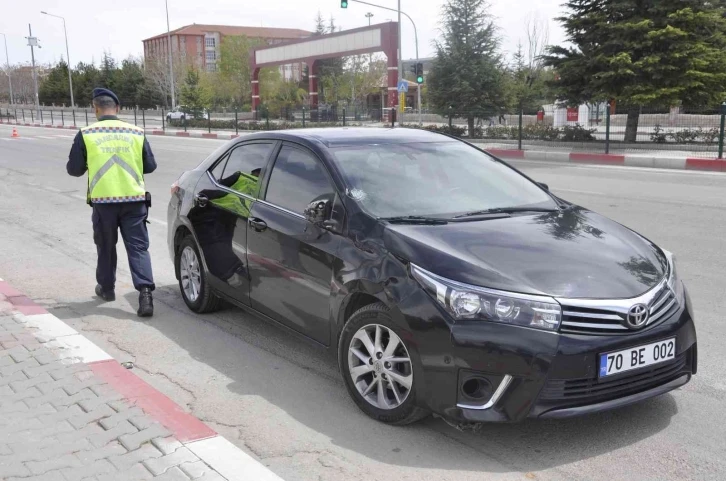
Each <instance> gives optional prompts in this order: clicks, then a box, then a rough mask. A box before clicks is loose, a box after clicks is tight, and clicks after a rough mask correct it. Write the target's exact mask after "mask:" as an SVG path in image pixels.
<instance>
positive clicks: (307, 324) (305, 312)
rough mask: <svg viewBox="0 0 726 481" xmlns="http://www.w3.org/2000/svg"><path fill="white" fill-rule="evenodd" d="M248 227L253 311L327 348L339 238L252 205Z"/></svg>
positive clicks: (297, 219) (269, 208) (263, 206)
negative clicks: (259, 225) (259, 224)
mask: <svg viewBox="0 0 726 481" xmlns="http://www.w3.org/2000/svg"><path fill="white" fill-rule="evenodd" d="M251 217H252V218H254V219H260V220H264V223H265V224H266V228H265V229H264V230H255V229H254V228H253V227H252V226H251V225H250V226H248V250H247V262H248V266H249V271H250V279H251V284H250V298H251V305H252V307H253V308H254V309H257V310H258V311H260V312H262V313H263V314H266V315H268V316H270V317H272V318H273V319H275V320H277V321H279V322H281V323H283V324H285V325H287V326H288V327H291V328H293V329H295V330H296V331H298V332H301V333H303V334H305V335H307V336H309V337H311V338H313V339H315V340H316V341H318V342H321V343H323V344H325V345H328V343H329V342H330V283H331V281H332V273H333V269H335V267H336V263H337V258H336V253H337V251H338V246H339V244H340V237H339V236H337V235H334V234H332V233H330V232H328V231H327V230H324V229H321V228H319V227H316V226H313V225H311V224H309V223H308V222H307V221H306V220H305V219H303V218H301V217H297V216H294V215H291V214H290V213H288V212H284V211H282V210H279V209H277V208H275V207H272V206H270V205H267V204H264V203H261V202H257V203H255V205H253V206H252V214H251Z"/></svg>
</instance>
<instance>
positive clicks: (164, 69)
mask: <svg viewBox="0 0 726 481" xmlns="http://www.w3.org/2000/svg"><path fill="white" fill-rule="evenodd" d="M172 63H173V65H174V96H175V97H176V98H179V94H180V92H181V86H182V84H183V82H184V76H185V75H186V72H187V70H188V66H189V65H188V62H187V59H186V57H185V56H182V55H180V54H179V53H178V52H175V53H174V58H172ZM144 75H145V76H146V79H147V81H148V82H149V84H150V85H152V86H154V88H155V89H156V91H157V92H158V93H159V94H160V95H161V96H162V97H163V98H164V99H166V101H169V99H171V75H170V74H169V57H168V56H166V55H163V54H162V55H152V56H147V57H146V58H145V59H144Z"/></svg>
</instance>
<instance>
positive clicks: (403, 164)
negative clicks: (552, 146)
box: [331, 142, 557, 217]
mask: <svg viewBox="0 0 726 481" xmlns="http://www.w3.org/2000/svg"><path fill="white" fill-rule="evenodd" d="M331 150H332V152H333V154H334V160H335V163H336V165H337V167H338V169H339V170H340V172H341V173H342V175H343V177H344V178H345V181H346V183H347V187H348V195H350V196H351V197H352V198H353V199H355V200H357V201H358V202H359V203H360V204H361V206H362V207H363V208H364V209H365V210H366V211H367V212H368V213H370V214H372V215H374V216H376V217H399V216H411V215H425V216H442V217H451V216H454V215H458V214H462V213H466V212H476V211H481V210H486V209H498V208H519V207H522V208H524V207H532V208H538V209H543V208H544V209H547V208H549V209H556V208H557V204H556V203H555V201H554V200H553V199H552V197H550V196H549V195H548V194H547V193H546V192H544V191H543V190H542V189H540V188H539V187H538V186H537V185H535V184H533V183H532V182H530V181H529V180H528V179H526V178H525V177H523V176H522V175H520V174H519V173H517V172H516V171H514V170H512V169H510V168H509V167H507V166H505V165H502V164H501V163H499V162H497V161H495V160H494V159H492V158H491V157H489V156H488V155H487V154H485V153H483V152H481V151H479V150H477V149H475V148H473V147H471V146H469V145H466V144H464V143H461V142H435V143H417V144H387V145H365V146H348V147H337V148H333V149H331Z"/></svg>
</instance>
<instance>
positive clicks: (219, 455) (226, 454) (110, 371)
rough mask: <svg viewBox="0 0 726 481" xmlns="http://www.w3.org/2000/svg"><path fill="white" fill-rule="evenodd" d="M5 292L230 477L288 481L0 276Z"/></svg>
mask: <svg viewBox="0 0 726 481" xmlns="http://www.w3.org/2000/svg"><path fill="white" fill-rule="evenodd" d="M0 294H3V295H4V296H5V297H6V298H7V302H9V303H10V304H11V305H12V309H13V310H14V311H15V316H16V319H19V320H20V321H21V322H23V323H24V324H25V326H26V327H27V329H28V330H29V331H30V332H31V333H32V334H33V336H35V337H36V338H37V339H38V340H39V341H40V342H42V343H43V344H44V346H46V347H47V348H48V349H50V350H51V351H53V352H54V353H56V354H57V355H58V356H59V357H60V358H61V359H63V360H64V361H65V362H68V363H84V364H86V365H88V366H89V367H90V368H91V370H92V371H93V373H94V374H95V375H96V376H98V377H100V378H102V379H104V380H105V381H106V382H107V383H108V384H109V385H110V386H111V387H112V388H113V389H114V390H116V391H117V392H119V393H120V394H121V395H123V396H124V398H126V399H127V400H128V401H129V402H131V403H133V404H134V405H135V406H138V407H140V408H141V409H142V410H143V411H144V412H145V413H146V414H147V415H149V416H151V417H152V418H154V419H155V420H156V421H158V422H159V423H160V424H162V425H163V426H164V427H165V428H167V429H168V430H169V431H171V432H172V433H173V435H174V437H175V438H176V439H178V440H179V442H181V443H182V444H184V446H186V447H187V448H189V450H190V451H192V452H193V453H194V454H196V455H197V456H198V457H199V458H200V459H201V460H202V461H204V462H205V463H207V464H208V465H209V466H210V467H211V468H212V469H214V470H215V471H216V472H217V473H219V474H220V475H221V476H222V477H224V478H225V479H227V480H228V481H252V480H254V481H282V478H280V477H279V476H277V475H276V474H274V473H273V472H272V471H270V470H269V469H267V468H266V467H265V466H263V465H262V464H261V463H260V462H258V461H257V460H255V459H254V458H252V457H251V456H249V455H248V454H247V453H245V452H244V451H242V450H241V449H239V448H238V447H237V446H235V445H234V444H232V443H231V442H229V441H228V440H227V439H225V438H224V437H222V436H220V435H219V434H217V433H216V432H215V431H214V430H212V429H211V428H210V427H209V426H207V425H206V424H204V423H203V422H202V421H200V420H199V419H197V418H196V417H194V416H192V415H191V414H189V413H187V412H185V411H184V410H183V409H182V408H181V407H180V406H179V405H178V404H176V403H175V402H174V401H172V400H171V399H169V398H168V397H167V396H165V395H164V394H162V393H161V392H159V391H158V390H156V389H155V388H153V387H152V386H151V385H150V384H148V383H147V382H145V381H144V380H142V379H141V378H140V377H138V376H137V375H135V374H133V373H132V372H131V371H130V370H128V369H126V368H124V367H123V366H121V364H119V362H118V361H116V360H115V359H113V358H112V357H111V356H110V355H108V354H107V353H106V352H105V351H104V350H103V349H101V348H100V347H98V346H97V345H95V344H94V343H93V342H91V341H90V340H89V339H87V338H86V337H85V336H83V335H82V334H79V333H78V332H77V331H76V330H75V329H73V328H72V327H71V326H69V325H68V324H66V323H65V322H63V321H61V320H60V319H58V318H57V317H56V316H54V315H53V314H51V313H49V312H48V311H46V310H45V309H44V308H43V307H41V306H39V305H37V304H35V303H34V302H33V301H32V300H31V299H29V298H28V297H26V296H25V295H23V293H21V292H19V291H17V290H15V289H14V288H13V287H12V286H11V285H10V284H8V283H7V282H5V281H3V280H2V279H0Z"/></svg>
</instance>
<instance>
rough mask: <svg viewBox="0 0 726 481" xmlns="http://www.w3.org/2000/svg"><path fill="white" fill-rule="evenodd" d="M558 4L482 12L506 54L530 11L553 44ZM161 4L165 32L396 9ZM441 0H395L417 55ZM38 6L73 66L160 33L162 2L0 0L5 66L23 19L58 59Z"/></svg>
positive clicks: (342, 18) (357, 18)
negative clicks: (195, 25) (416, 37)
mask: <svg viewBox="0 0 726 481" xmlns="http://www.w3.org/2000/svg"><path fill="white" fill-rule="evenodd" d="M367 1H368V3H376V4H379V5H383V6H386V7H390V8H394V9H395V8H396V4H397V2H396V0H367ZM562 2H563V0H490V4H491V6H490V13H491V14H492V15H493V16H494V17H495V18H496V21H497V24H498V26H499V28H500V34H501V36H502V48H503V50H504V51H505V52H507V53H510V54H511V53H512V52H513V51H514V50H516V46H517V43H518V42H519V41H520V40H523V39H524V37H525V28H524V23H525V20H526V18H527V17H528V16H532V15H536V16H539V18H541V19H543V20H544V21H546V22H547V23H548V24H549V38H550V43H551V44H558V43H561V42H562V41H563V39H564V33H563V32H562V29H561V28H560V26H559V24H558V23H557V22H556V21H554V19H553V18H554V17H556V16H558V15H559V14H560V13H561V10H562V9H561V7H560V4H561V3H562ZM168 3H169V21H170V24H171V29H172V30H173V29H175V28H178V27H181V26H184V25H188V24H191V23H201V24H226V25H245V26H264V27H287V28H300V29H307V30H313V29H314V18H315V16H316V14H317V12H318V11H320V12H321V13H322V15H323V16H324V17H325V18H329V17H330V16H331V15H332V16H334V18H335V22H336V24H337V25H338V26H340V27H342V28H343V30H346V29H351V28H356V27H361V26H364V25H367V24H368V19H367V18H366V17H365V14H366V13H367V12H372V13H373V14H374V17H373V18H372V21H373V23H382V22H386V21H389V20H394V21H395V19H396V17H397V15H396V12H391V11H386V10H382V9H378V8H375V7H370V6H367V5H363V4H359V3H355V2H354V1H351V2H350V4H349V7H348V8H347V9H345V10H344V9H341V8H340V1H339V0H265V1H260V0H254V1H253V0H168ZM443 3H444V0H401V9H402V10H403V11H404V12H406V13H408V14H409V15H410V16H411V17H412V18H413V20H414V22H416V26H417V29H418V35H419V51H420V52H419V53H420V56H421V57H422V58H424V57H428V56H432V55H433V52H434V48H433V41H434V40H435V39H436V38H438V37H439V23H438V22H439V13H440V10H441V6H442V4H443ZM41 11H47V12H48V13H51V14H54V15H60V16H63V17H65V21H66V28H67V30H68V44H69V50H70V58H71V63H72V64H73V65H76V64H77V63H78V62H79V61H83V62H91V61H94V62H95V63H96V64H97V65H98V63H99V61H100V59H101V57H102V55H103V53H104V51H105V52H109V53H110V54H111V55H112V56H114V57H115V58H117V59H122V58H126V57H128V56H129V55H141V54H142V53H143V45H142V40H143V39H145V38H148V37H152V36H154V35H157V34H160V33H164V32H166V14H165V9H164V0H121V1H106V2H99V1H98V0H24V1H22V0H0V33H4V34H6V36H7V46H8V54H9V57H10V63H11V64H17V63H29V62H30V48H29V47H28V46H27V40H26V39H25V37H27V36H28V24H29V23H30V24H31V25H32V29H33V35H34V36H35V37H38V38H39V40H40V45H41V47H42V48H41V49H36V50H35V58H36V62H40V63H44V64H45V63H53V62H56V61H58V60H60V58H61V57H63V58H65V57H66V52H65V40H64V36H63V21H62V20H61V19H59V18H54V17H50V16H47V15H43V14H41V13H40V12H41ZM402 24H403V31H402V42H403V46H402V50H403V57H404V58H413V57H414V55H415V42H414V33H413V28H412V27H411V24H410V22H408V21H407V20H406V19H405V17H404V19H403V22H402ZM0 37H2V36H0ZM1 41H2V38H0V42H1ZM0 47H2V45H1V44H0ZM5 62H6V59H5V52H4V50H3V49H2V48H0V63H1V64H2V65H3V66H4V65H5Z"/></svg>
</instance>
